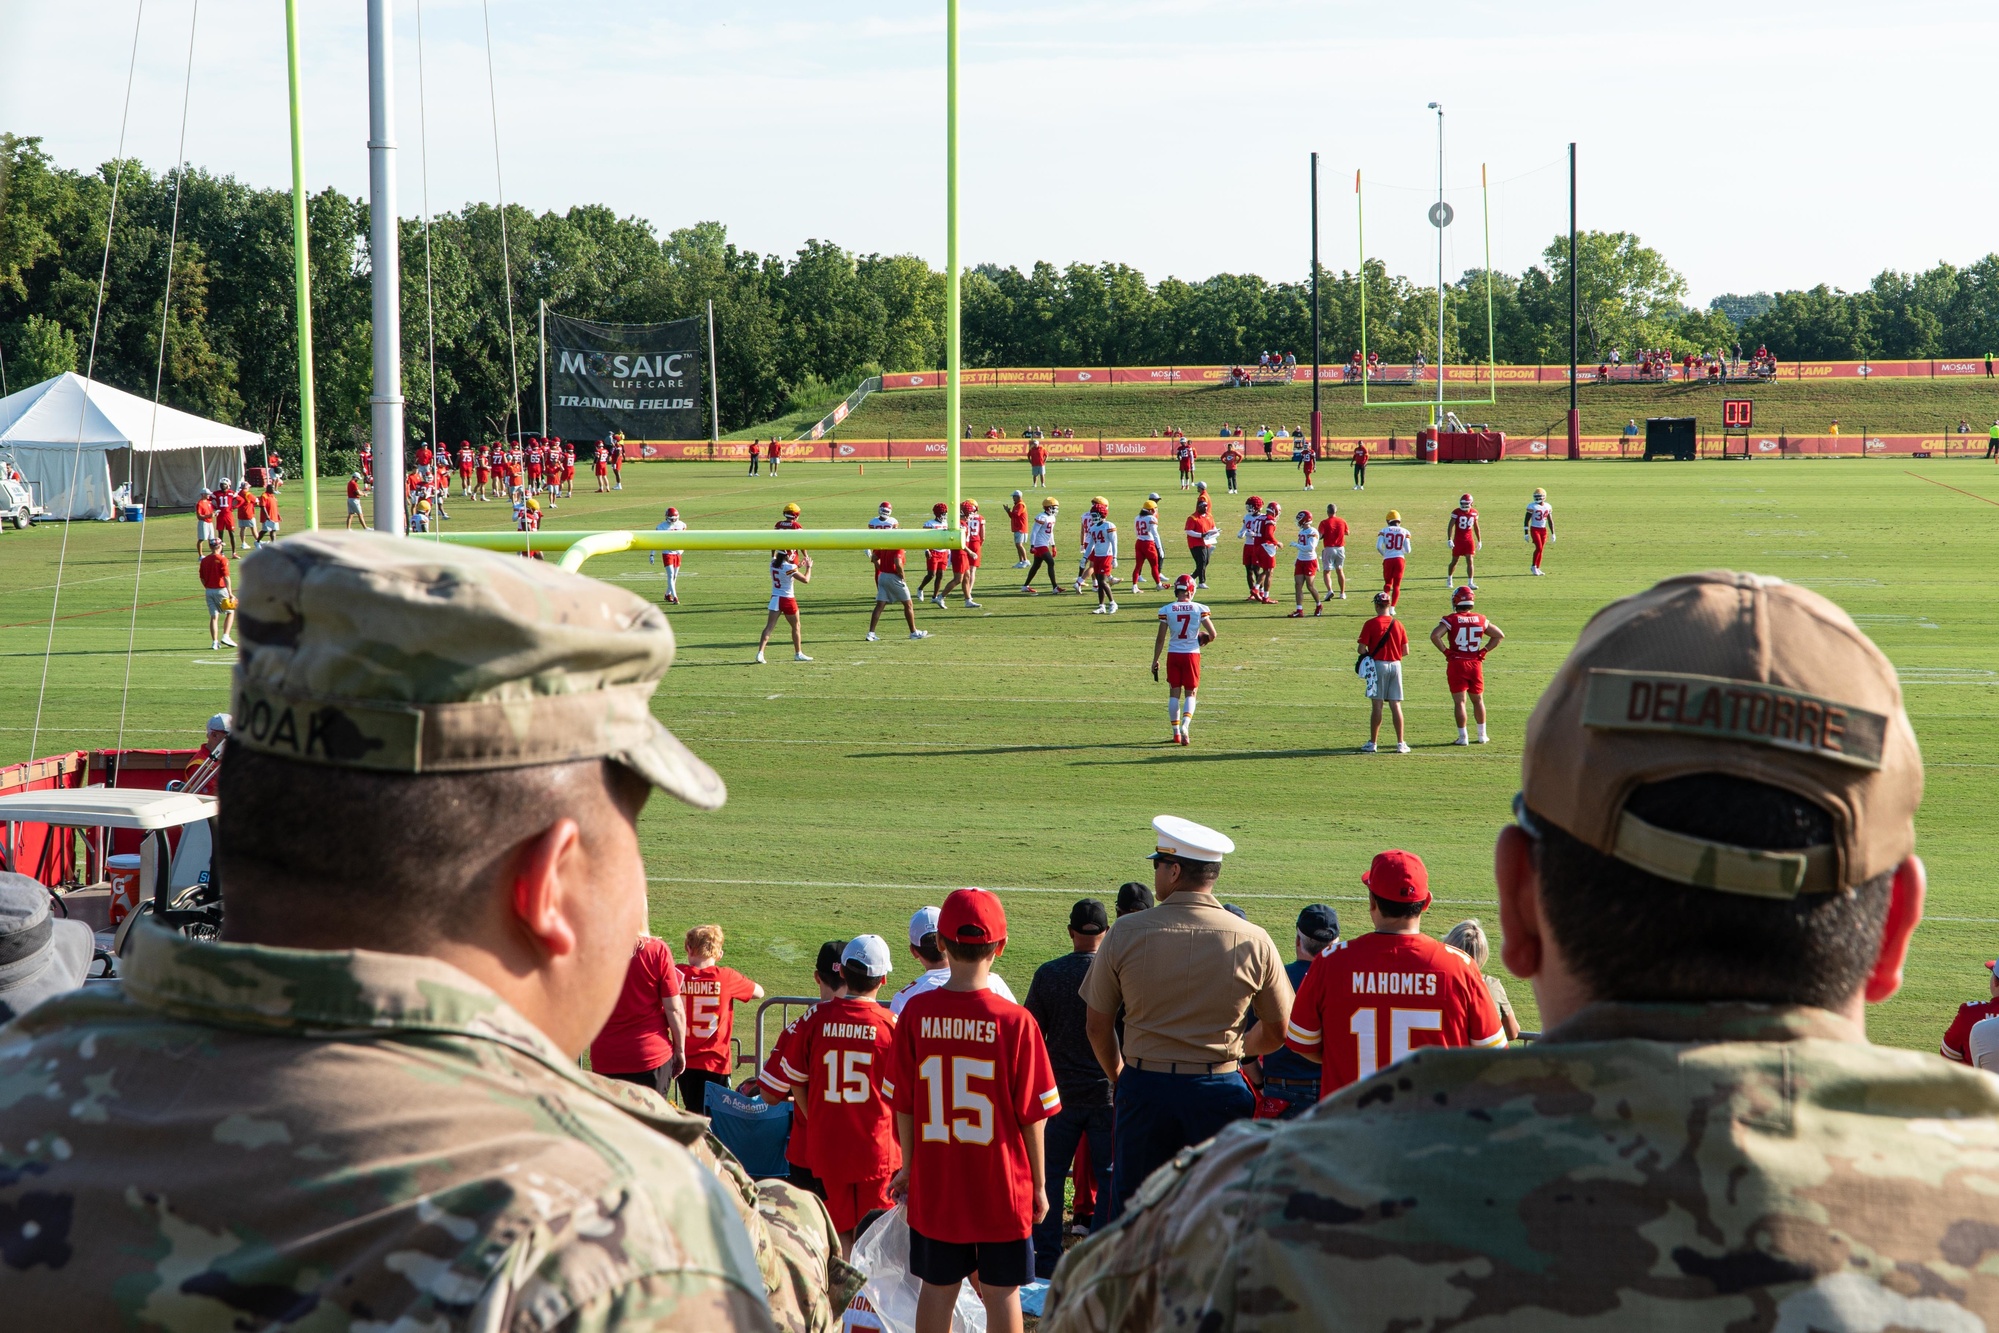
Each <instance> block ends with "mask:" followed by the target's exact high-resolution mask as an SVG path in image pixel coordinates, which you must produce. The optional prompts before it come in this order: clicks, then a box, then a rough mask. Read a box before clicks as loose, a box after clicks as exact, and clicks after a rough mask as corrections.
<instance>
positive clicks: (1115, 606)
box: [1111, 602, 1117, 615]
mask: <svg viewBox="0 0 1999 1333" xmlns="http://www.w3.org/2000/svg"><path fill="white" fill-rule="evenodd" d="M1111 614H1112V615H1116V614H1117V603H1116V602H1112V603H1111Z"/></svg>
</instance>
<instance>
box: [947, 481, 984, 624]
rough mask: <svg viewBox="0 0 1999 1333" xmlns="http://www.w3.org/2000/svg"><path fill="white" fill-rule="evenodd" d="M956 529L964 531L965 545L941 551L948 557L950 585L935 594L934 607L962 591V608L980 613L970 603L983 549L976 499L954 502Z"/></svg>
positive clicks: (975, 605) (976, 604) (981, 523)
mask: <svg viewBox="0 0 1999 1333" xmlns="http://www.w3.org/2000/svg"><path fill="white" fill-rule="evenodd" d="M958 526H959V527H960V528H962V529H964V532H965V544H964V546H963V547H962V548H961V549H959V550H956V551H947V552H945V554H946V555H948V556H950V557H951V584H950V586H949V587H947V588H945V589H944V590H943V591H942V592H940V593H938V594H937V605H939V606H943V605H944V604H945V603H944V599H945V598H946V597H948V596H950V595H951V594H952V593H954V592H956V591H958V589H960V588H963V589H964V590H965V606H966V607H967V608H968V609H970V610H973V611H978V610H982V609H983V608H982V607H980V605H979V604H978V603H977V602H975V601H973V600H972V585H973V584H974V583H975V582H977V581H978V577H979V553H980V552H981V551H983V550H984V549H985V546H986V516H985V515H984V514H981V513H980V512H979V502H978V501H977V500H960V501H959V502H958Z"/></svg>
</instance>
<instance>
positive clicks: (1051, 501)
mask: <svg viewBox="0 0 1999 1333" xmlns="http://www.w3.org/2000/svg"><path fill="white" fill-rule="evenodd" d="M1061 517H1062V502H1061V501H1059V500H1057V499H1056V498H1055V497H1054V496H1052V495H1051V496H1049V497H1048V498H1047V499H1045V500H1043V501H1042V502H1041V512H1040V513H1038V514H1036V515H1035V516H1034V523H1033V525H1032V527H1030V528H1029V530H1028V536H1027V546H1028V550H1029V551H1030V552H1031V553H1032V554H1033V556H1034V563H1033V564H1032V565H1030V566H1029V567H1028V570H1027V578H1026V579H1025V580H1023V581H1022V582H1021V585H1020V590H1021V591H1022V592H1024V593H1027V594H1028V595H1029V596H1033V595H1034V594H1036V593H1038V592H1040V591H1041V590H1040V589H1039V588H1037V587H1035V586H1034V576H1035V575H1036V574H1039V573H1040V572H1041V568H1042V566H1043V565H1046V566H1047V567H1048V591H1050V592H1067V591H1069V590H1068V589H1067V588H1065V587H1063V586H1062V585H1061V584H1060V583H1058V582H1056V580H1055V523H1056V520H1057V519H1059V518H1061Z"/></svg>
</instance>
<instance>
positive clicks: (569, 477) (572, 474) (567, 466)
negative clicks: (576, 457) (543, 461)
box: [562, 463, 576, 481]
mask: <svg viewBox="0 0 1999 1333" xmlns="http://www.w3.org/2000/svg"><path fill="white" fill-rule="evenodd" d="M562 479H563V480H564V481H575V480H576V464H574V463H564V464H563V465H562Z"/></svg>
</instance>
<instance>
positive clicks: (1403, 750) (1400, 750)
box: [1395, 741, 1409, 754]
mask: <svg viewBox="0 0 1999 1333" xmlns="http://www.w3.org/2000/svg"><path fill="white" fill-rule="evenodd" d="M1395 753H1397V754H1408V753H1409V742H1408V741H1397V742H1395Z"/></svg>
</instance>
